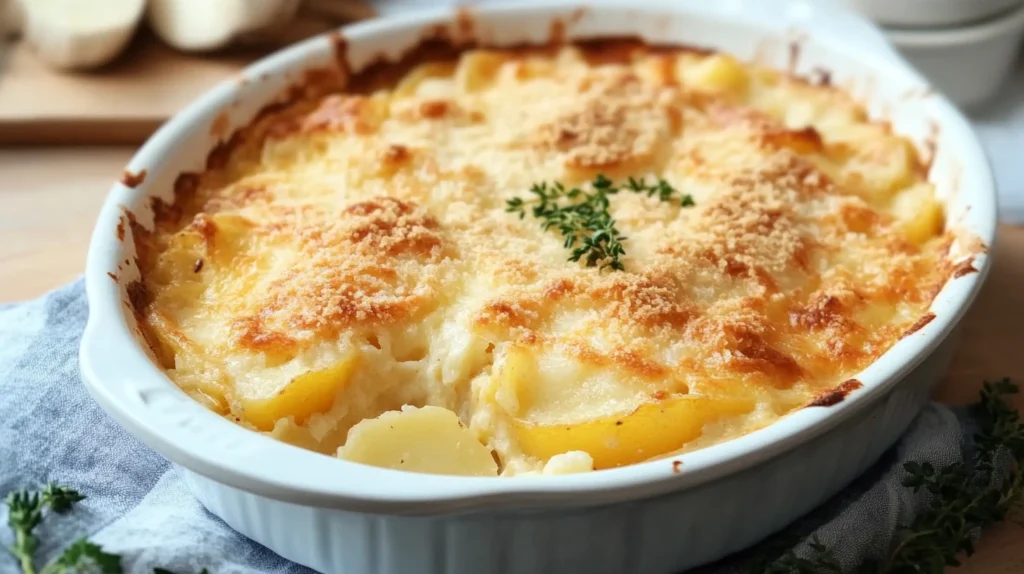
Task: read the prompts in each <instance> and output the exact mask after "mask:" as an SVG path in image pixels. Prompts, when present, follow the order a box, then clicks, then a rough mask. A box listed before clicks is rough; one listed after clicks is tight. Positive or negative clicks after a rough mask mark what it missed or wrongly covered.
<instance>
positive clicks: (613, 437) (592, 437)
mask: <svg viewBox="0 0 1024 574" xmlns="http://www.w3.org/2000/svg"><path fill="white" fill-rule="evenodd" d="M753 408H754V401H753V400H747V399H732V398H730V399H710V398H706V397H699V396H691V395H682V396H676V397H670V398H668V399H666V400H664V401H661V402H658V403H647V404H643V405H640V406H639V407H638V408H636V409H635V410H634V411H633V412H631V413H628V414H623V415H622V416H613V417H602V418H599V419H595V420H591V421H587V422H582V423H576V424H558V425H554V424H553V425H536V424H532V423H529V422H526V421H522V420H513V423H512V429H513V433H514V435H515V437H516V440H517V442H518V444H519V447H520V448H522V450H523V452H524V453H525V454H527V455H530V456H533V457H536V458H539V459H541V460H547V459H550V458H551V457H553V456H555V455H559V454H562V453H565V452H569V451H583V452H586V453H588V454H590V456H591V457H592V458H593V459H594V468H595V469H602V468H613V467H617V466H624V465H627V464H633V463H637V462H641V461H645V460H648V459H650V458H652V457H655V456H658V455H661V454H665V453H667V452H671V451H674V450H677V449H679V448H680V447H682V446H683V445H684V444H686V443H688V442H690V441H691V440H693V439H695V438H698V437H699V436H700V435H701V433H702V432H703V429H704V424H705V423H708V422H711V421H713V420H715V419H717V418H719V417H721V416H727V415H737V414H743V413H746V412H750V411H751V410H752V409H753Z"/></svg>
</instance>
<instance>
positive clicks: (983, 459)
mask: <svg viewBox="0 0 1024 574" xmlns="http://www.w3.org/2000/svg"><path fill="white" fill-rule="evenodd" d="M1017 393H1018V387H1017V385H1016V384H1014V383H1012V382H1011V381H1010V380H1009V379H1002V380H999V381H995V382H991V383H989V382H986V383H985V384H984V385H983V387H982V390H981V401H980V402H979V403H978V404H977V405H975V406H974V407H973V411H974V414H975V418H976V420H977V422H978V425H979V430H978V432H977V433H976V434H975V436H974V446H975V449H976V450H975V452H974V454H973V456H972V457H971V458H970V459H969V460H968V461H965V462H957V463H954V464H951V465H949V466H946V467H943V468H935V467H934V466H933V465H931V464H929V463H927V462H925V463H917V462H908V463H906V464H905V465H904V469H905V470H906V471H907V474H908V476H907V478H906V479H904V481H903V485H904V486H906V487H907V488H911V489H913V490H914V492H920V491H921V490H924V491H927V492H928V494H929V496H930V502H929V504H928V507H927V508H925V509H924V510H923V511H921V512H920V513H919V514H918V515H917V517H916V518H914V520H913V521H912V522H911V523H910V524H906V525H903V526H901V527H900V528H899V529H898V531H897V533H896V536H895V540H896V542H895V544H894V545H893V547H892V548H891V549H890V550H889V552H888V553H887V555H886V557H885V558H883V559H881V560H875V561H868V562H865V563H862V564H860V565H858V566H857V567H856V568H855V569H854V570H853V572H855V573H856V574H940V573H941V572H942V571H943V570H944V569H945V568H946V567H947V566H958V565H960V561H959V557H960V556H961V555H967V556H970V555H971V554H972V553H973V552H974V539H975V536H976V535H977V534H978V533H979V532H981V531H982V530H983V529H984V528H985V527H987V526H990V525H992V524H994V523H996V522H1001V521H1003V520H1005V519H1007V518H1013V517H1015V516H1020V513H1021V511H1022V510H1024V424H1022V423H1021V421H1020V416H1019V414H1018V413H1017V411H1016V410H1015V409H1014V408H1013V407H1012V406H1011V405H1010V404H1009V402H1008V401H1007V397H1009V396H1011V395H1015V394H1017ZM810 547H811V548H810V549H811V552H810V556H809V557H800V556H797V555H796V554H795V553H794V552H793V551H792V550H789V551H787V552H785V553H784V554H783V555H782V556H781V557H779V558H778V559H777V560H775V561H773V562H771V563H770V564H768V565H767V566H765V565H763V564H759V565H757V566H756V567H755V568H753V569H752V570H751V572H757V573H758V574H817V573H820V572H842V570H841V569H840V568H839V562H838V560H836V557H835V554H834V553H833V552H832V550H830V549H828V548H826V547H825V546H824V545H822V544H820V543H818V542H817V541H814V542H813V543H812V544H811V545H810Z"/></svg>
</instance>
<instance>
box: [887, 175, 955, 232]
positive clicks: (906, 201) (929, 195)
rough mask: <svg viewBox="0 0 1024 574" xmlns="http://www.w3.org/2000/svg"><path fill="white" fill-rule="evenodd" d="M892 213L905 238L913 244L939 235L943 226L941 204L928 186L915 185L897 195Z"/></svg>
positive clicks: (943, 217) (943, 219)
mask: <svg viewBox="0 0 1024 574" xmlns="http://www.w3.org/2000/svg"><path fill="white" fill-rule="evenodd" d="M892 211H893V215H895V216H896V217H898V218H899V219H900V222H901V223H902V224H903V230H904V232H905V233H906V234H907V238H908V239H910V240H911V241H913V242H914V243H924V242H925V241H927V240H929V239H931V238H932V237H935V236H936V235H939V234H941V233H942V228H943V227H944V226H945V215H944V213H943V210H942V204H941V203H939V200H938V199H936V198H935V193H934V191H933V190H932V186H931V185H930V184H919V185H915V186H913V187H910V188H908V189H906V190H904V191H901V192H900V193H897V194H896V197H894V198H893V203H892Z"/></svg>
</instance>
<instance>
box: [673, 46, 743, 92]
mask: <svg viewBox="0 0 1024 574" xmlns="http://www.w3.org/2000/svg"><path fill="white" fill-rule="evenodd" d="M684 62H685V60H684ZM686 63H687V64H689V62H686ZM676 75H677V76H678V77H681V78H682V80H683V83H684V84H687V85H689V86H691V87H693V88H694V89H697V90H700V91H705V92H710V93H726V92H732V93H736V94H741V93H743V92H744V91H746V89H747V85H748V84H749V81H750V78H749V75H748V72H747V69H746V68H745V67H743V65H742V64H740V63H739V62H737V61H736V59H735V58H733V57H732V56H729V55H727V54H714V55H711V56H708V57H706V58H703V59H701V60H700V61H698V62H696V63H692V64H689V65H681V66H680V69H679V70H677V71H676Z"/></svg>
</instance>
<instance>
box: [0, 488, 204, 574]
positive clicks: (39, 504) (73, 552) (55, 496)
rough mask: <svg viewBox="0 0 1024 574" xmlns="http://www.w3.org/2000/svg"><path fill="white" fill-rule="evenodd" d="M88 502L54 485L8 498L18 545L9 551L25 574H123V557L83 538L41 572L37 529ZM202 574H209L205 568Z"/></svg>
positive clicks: (163, 573)
mask: <svg viewBox="0 0 1024 574" xmlns="http://www.w3.org/2000/svg"><path fill="white" fill-rule="evenodd" d="M82 500H85V497H84V496H82V494H80V493H79V492H78V491H77V490H74V489H71V488H68V487H66V486H57V485H56V484H54V483H50V484H48V485H46V487H44V488H43V490H42V491H29V490H18V491H15V492H10V493H8V494H7V497H6V498H5V499H4V503H5V504H6V505H7V526H9V527H10V529H11V531H12V532H13V533H14V544H12V545H11V546H10V547H9V548H8V550H9V551H10V553H11V554H12V555H13V556H14V559H15V560H17V561H18V564H19V566H20V567H21V571H22V574H76V573H84V572H100V573H101V574H121V572H123V569H122V567H121V557H120V556H118V555H116V554H110V553H108V552H105V551H104V550H103V548H102V547H101V546H99V545H98V544H93V543H92V542H89V541H88V540H86V539H85V538H79V539H78V540H76V541H75V542H73V543H72V544H71V545H70V546H68V547H67V548H66V549H64V552H63V553H61V555H60V556H58V557H57V559H56V560H54V561H53V562H50V563H49V564H47V565H46V566H44V567H43V568H42V569H41V570H37V569H36V566H35V553H36V550H37V549H38V548H39V539H38V538H37V536H36V534H35V529H36V527H38V526H39V525H40V524H42V522H43V518H45V515H46V514H48V513H49V512H53V513H56V514H65V513H67V512H70V511H71V509H72V508H73V507H74V505H75V503H77V502H80V501H82ZM153 572H154V574H173V573H172V572H170V571H169V570H164V569H163V568H156V569H155V570H154V571H153ZM200 574H207V573H206V569H205V568H204V569H203V570H202V571H201V572H200Z"/></svg>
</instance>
